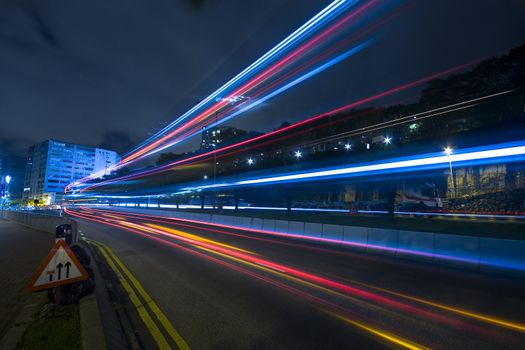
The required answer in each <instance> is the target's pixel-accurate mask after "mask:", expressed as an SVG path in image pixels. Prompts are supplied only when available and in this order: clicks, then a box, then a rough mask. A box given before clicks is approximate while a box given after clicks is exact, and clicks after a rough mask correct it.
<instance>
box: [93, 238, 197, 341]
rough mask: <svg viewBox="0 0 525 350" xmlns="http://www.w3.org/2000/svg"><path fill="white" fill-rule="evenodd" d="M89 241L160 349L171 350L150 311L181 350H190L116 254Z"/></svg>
mask: <svg viewBox="0 0 525 350" xmlns="http://www.w3.org/2000/svg"><path fill="white" fill-rule="evenodd" d="M87 241H88V242H89V243H90V244H92V245H93V246H95V247H96V248H98V250H99V251H100V253H101V254H102V256H104V259H106V261H107V263H108V264H109V266H110V267H111V269H112V270H113V272H114V273H115V275H116V276H117V278H118V280H119V282H120V283H121V284H122V287H123V288H124V290H125V291H126V293H127V294H128V296H129V298H130V300H131V302H132V303H133V305H134V306H135V309H136V310H137V312H138V314H139V316H140V318H141V319H142V321H143V322H144V324H145V325H146V328H147V329H148V331H149V332H150V334H151V336H152V337H153V339H154V340H155V342H156V343H157V345H158V347H159V348H160V349H162V350H164V349H171V346H170V344H169V343H168V340H167V339H166V337H165V336H164V334H163V333H162V331H161V330H160V328H159V327H158V326H157V324H156V323H155V321H154V320H153V318H152V317H151V316H150V313H149V312H148V309H149V311H151V312H152V313H153V315H154V316H155V318H156V319H157V321H158V322H159V323H160V325H161V326H162V328H163V329H164V331H165V332H166V333H167V334H168V335H169V336H170V337H171V339H172V340H173V341H174V342H175V344H176V345H177V347H178V348H179V349H181V350H189V349H190V347H189V346H188V344H187V343H186V341H185V340H184V339H183V338H182V336H181V335H180V334H179V332H177V330H176V329H175V327H173V325H172V324H171V322H170V321H169V320H168V318H167V317H166V315H164V313H163V312H162V311H161V310H160V308H159V307H158V305H157V303H155V301H154V300H153V299H152V298H151V297H150V296H149V294H148V293H147V292H146V291H145V290H144V288H143V287H142V285H141V284H140V283H139V281H138V280H137V279H136V278H135V277H134V276H133V275H132V274H131V272H129V270H128V269H127V267H126V266H125V265H124V264H123V263H122V261H120V259H119V258H118V257H117V256H116V255H115V253H113V251H112V250H111V249H110V248H109V247H108V246H107V245H106V244H104V243H101V242H97V241H93V240H90V239H87ZM128 280H129V282H128ZM137 293H138V294H137ZM139 295H140V297H139ZM141 298H142V300H141ZM146 306H148V308H146Z"/></svg>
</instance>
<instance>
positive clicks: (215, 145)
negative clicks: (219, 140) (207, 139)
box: [212, 112, 218, 209]
mask: <svg viewBox="0 0 525 350" xmlns="http://www.w3.org/2000/svg"><path fill="white" fill-rule="evenodd" d="M217 118H218V116H217V112H215V126H214V128H216V127H217ZM215 135H216V137H217V134H215ZM214 141H216V140H214ZM213 151H214V152H213V198H212V205H213V209H215V202H216V197H215V196H216V193H215V191H216V190H215V184H216V178H217V144H216V142H213Z"/></svg>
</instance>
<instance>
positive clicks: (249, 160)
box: [246, 158, 255, 165]
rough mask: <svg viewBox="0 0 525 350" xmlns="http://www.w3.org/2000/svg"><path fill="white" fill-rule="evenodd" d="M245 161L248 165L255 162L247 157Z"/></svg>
mask: <svg viewBox="0 0 525 350" xmlns="http://www.w3.org/2000/svg"><path fill="white" fill-rule="evenodd" d="M246 162H247V163H248V165H253V164H254V163H255V161H254V160H253V159H252V158H248V160H247V161H246Z"/></svg>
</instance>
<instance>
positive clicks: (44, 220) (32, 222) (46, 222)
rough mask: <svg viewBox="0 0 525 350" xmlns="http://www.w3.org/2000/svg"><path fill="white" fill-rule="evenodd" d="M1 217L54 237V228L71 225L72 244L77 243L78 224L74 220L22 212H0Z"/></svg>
mask: <svg viewBox="0 0 525 350" xmlns="http://www.w3.org/2000/svg"><path fill="white" fill-rule="evenodd" d="M2 217H3V218H4V219H7V220H11V221H14V222H17V223H19V224H22V225H26V226H29V227H31V228H34V229H36V230H40V231H45V232H49V233H52V234H53V235H55V228H56V227H57V226H58V225H60V224H71V227H72V228H73V242H74V243H76V242H78V224H77V222H76V221H75V220H73V219H69V218H64V217H60V216H56V215H46V214H34V213H31V212H24V211H10V210H4V211H2Z"/></svg>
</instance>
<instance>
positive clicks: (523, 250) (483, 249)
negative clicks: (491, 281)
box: [479, 237, 525, 271]
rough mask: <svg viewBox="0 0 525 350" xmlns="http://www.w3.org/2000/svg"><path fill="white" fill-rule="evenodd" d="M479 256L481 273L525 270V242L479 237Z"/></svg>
mask: <svg viewBox="0 0 525 350" xmlns="http://www.w3.org/2000/svg"><path fill="white" fill-rule="evenodd" d="M479 255H480V257H479V264H480V269H481V270H483V271H494V270H503V269H511V270H522V271H523V270H525V241H517V240H514V239H497V238H485V237H481V239H480V247H479Z"/></svg>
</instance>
